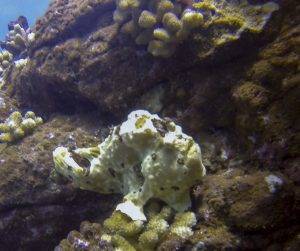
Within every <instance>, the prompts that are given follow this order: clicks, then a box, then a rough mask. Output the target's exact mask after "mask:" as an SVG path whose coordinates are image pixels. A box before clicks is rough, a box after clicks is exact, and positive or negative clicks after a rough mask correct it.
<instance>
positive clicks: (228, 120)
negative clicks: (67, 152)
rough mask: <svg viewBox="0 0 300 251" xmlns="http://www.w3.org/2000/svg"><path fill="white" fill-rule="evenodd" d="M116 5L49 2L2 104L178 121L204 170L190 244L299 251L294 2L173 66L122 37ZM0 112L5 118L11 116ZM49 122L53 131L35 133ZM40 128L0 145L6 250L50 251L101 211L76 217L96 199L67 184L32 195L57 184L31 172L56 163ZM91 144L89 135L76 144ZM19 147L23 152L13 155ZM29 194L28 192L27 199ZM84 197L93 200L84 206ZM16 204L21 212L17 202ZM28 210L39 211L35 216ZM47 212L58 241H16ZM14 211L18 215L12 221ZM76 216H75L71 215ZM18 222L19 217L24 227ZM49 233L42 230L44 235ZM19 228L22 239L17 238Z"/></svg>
mask: <svg viewBox="0 0 300 251" xmlns="http://www.w3.org/2000/svg"><path fill="white" fill-rule="evenodd" d="M251 2H253V3H261V2H262V1H259V0H255V1H251ZM114 9H115V6H114V5H113V1H100V0H99V1H92V0H91V1H88V0H84V1H79V0H78V1H76V0H72V1H62V0H56V1H53V3H52V5H51V7H50V9H49V10H48V11H47V14H46V15H45V16H44V17H43V18H42V19H41V20H40V21H38V23H37V25H36V28H35V32H36V35H37V38H36V41H35V44H33V45H32V47H31V48H30V52H29V55H30V61H29V62H28V64H27V65H26V66H25V67H24V68H23V69H22V70H12V71H11V74H10V75H9V77H8V78H7V80H8V81H7V82H8V83H7V84H6V85H5V86H4V87H5V88H4V89H2V90H4V91H5V93H6V94H5V95H4V96H3V94H2V93H1V94H0V97H3V98H4V99H6V100H7V96H14V97H16V98H17V100H18V105H19V106H20V107H22V108H24V109H25V110H29V109H30V110H34V111H35V112H36V113H37V114H40V112H43V113H44V112H45V113H48V114H51V112H53V111H57V110H59V111H63V112H76V111H77V110H78V109H81V110H82V109H83V110H96V109H99V110H105V111H108V112H109V116H110V118H112V120H114V118H116V119H115V120H114V121H113V124H114V125H115V124H118V123H119V122H121V121H122V120H123V119H124V118H125V115H126V114H128V113H129V112H130V111H132V110H133V109H137V108H138V109H142V108H143V109H149V110H150V111H151V112H156V113H159V114H160V115H161V116H162V117H163V116H169V117H171V118H172V119H173V120H174V121H175V122H176V124H179V125H181V126H182V127H183V128H184V130H185V131H186V132H187V133H188V134H189V135H192V136H193V137H194V138H195V139H196V141H197V142H201V144H202V145H200V146H201V148H202V150H203V160H204V165H205V166H206V167H207V170H208V175H207V181H204V184H205V188H204V189H202V188H201V186H197V187H196V188H195V190H194V191H193V192H194V193H195V195H197V196H195V199H194V202H195V203H194V205H193V209H194V211H195V212H199V216H200V217H202V219H203V221H202V223H201V224H199V226H197V227H196V228H197V229H196V230H197V231H196V233H195V235H194V236H193V237H192V238H191V240H190V242H191V245H189V246H188V247H191V248H193V250H199V249H200V250H201V248H202V249H203V247H207V248H212V249H217V250H219V249H221V248H224V249H226V248H228V249H233V250H234V249H241V248H245V249H252V250H258V249H263V248H265V249H267V248H269V249H271V250H272V249H273V250H274V249H275V250H276V249H277V250H284V248H286V249H288V248H294V247H296V246H297V241H298V240H299V237H297V233H299V224H298V222H297V221H296V220H295V218H294V216H295V215H297V214H296V213H297V212H299V211H297V210H299V205H298V204H297V203H299V198H300V192H299V184H300V173H299V158H300V157H299V136H298V135H299V129H298V128H299V109H298V108H299V107H300V106H299V83H300V82H299V69H300V68H299V41H300V40H299V34H300V33H299V29H300V19H299V14H298V13H299V9H300V7H299V1H297V0H283V1H281V9H280V11H279V13H278V15H276V16H274V19H273V20H272V21H271V23H270V24H269V25H268V27H267V28H268V29H267V30H266V32H264V33H263V34H262V35H261V36H259V37H255V38H253V37H244V38H242V40H241V41H240V42H239V43H234V44H232V45H231V46H226V47H225V48H223V49H222V50H220V51H216V52H215V53H213V54H209V55H205V56H204V57H202V58H201V60H199V58H197V59H195V58H194V57H191V53H192V51H194V47H193V45H192V46H187V47H185V46H180V48H179V50H178V51H179V53H177V54H176V55H174V56H173V57H172V58H170V59H168V60H163V59H155V60H154V59H153V58H152V57H151V56H150V55H148V54H147V53H146V51H145V50H144V49H143V48H141V47H138V46H136V45H135V44H134V43H133V42H132V41H131V40H130V39H128V38H126V37H125V36H123V35H119V32H118V27H117V26H116V25H113V24H112V23H113V21H112V11H113V10H114ZM245 48H246V49H245ZM5 102H6V104H8V108H7V109H8V110H10V109H14V108H13V107H14V102H13V101H5ZM9 103H11V104H12V105H11V106H10V105H9ZM0 109H1V110H0V112H1V115H0V116H1V119H3V118H5V117H6V116H7V115H8V114H9V113H10V112H11V111H8V110H6V109H2V108H1V107H0ZM2 114H3V116H2ZM66 117H67V118H68V117H69V116H66ZM66 117H65V118H66ZM80 119H81V120H82V121H84V119H83V118H81V117H80ZM102 120H107V117H103V118H102ZM82 121H80V122H77V123H75V122H74V123H75V124H74V127H79V128H81V127H82V123H84V122H82ZM51 123H52V122H51ZM53 123H54V122H53ZM64 124H65V125H66V123H65V122H64ZM67 124H68V123H67ZM97 126H99V125H97ZM47 127H48V124H46V125H44V126H43V127H42V128H41V129H40V130H42V131H43V130H46V129H45V128H47ZM71 127H72V128H73V126H71ZM51 128H52V129H50V128H49V129H48V133H50V132H51V130H53V128H56V129H55V130H54V131H55V132H57V133H58V134H60V136H57V139H55V146H56V145H57V144H62V145H67V144H65V143H66V142H67V138H68V136H69V135H68V133H66V134H65V133H64V134H62V133H61V132H66V131H67V129H66V128H65V127H64V126H61V123H58V126H56V127H55V126H54V124H51ZM74 130H75V129H74ZM59 131H61V132H60V133H59ZM203 132H205V133H204V136H203ZM38 133H40V135H41V134H43V133H41V132H40V131H38V132H37V133H35V134H34V135H32V136H30V137H28V138H26V139H25V140H24V141H22V142H20V144H19V145H17V146H15V147H13V148H12V147H9V148H5V149H4V151H3V150H1V151H2V152H1V159H2V158H4V159H6V160H8V159H9V160H8V161H6V162H5V164H3V165H2V163H1V166H0V169H1V170H3V172H1V179H0V180H1V182H2V183H1V184H3V185H1V189H3V191H4V192H3V193H2V194H1V196H0V197H1V199H2V200H3V203H2V204H3V205H10V206H5V208H6V209H5V210H4V209H3V210H2V213H3V214H2V215H3V217H0V218H1V219H2V220H4V219H5V222H8V223H7V225H5V226H6V227H5V228H4V229H3V228H2V229H3V230H1V231H2V232H1V234H2V236H4V242H5V243H6V245H11V244H13V243H14V242H15V240H20V242H21V241H22V243H24V245H28V246H30V245H34V246H35V247H42V248H44V247H45V249H47V248H49V246H51V245H52V244H53V243H54V242H55V244H53V245H52V246H51V248H53V247H54V246H55V245H57V244H58V243H59V242H58V239H62V238H64V237H65V235H66V233H67V232H68V231H70V230H71V229H75V228H76V227H77V228H78V225H79V223H78V222H79V221H80V220H81V219H83V218H84V219H85V220H88V219H89V217H90V216H91V215H92V214H93V213H95V210H93V207H92V206H91V207H89V208H91V211H89V212H90V213H89V212H88V211H85V212H86V214H84V213H81V212H82V211H81V209H82V206H81V205H82V204H81V203H83V204H86V203H87V201H90V200H92V201H94V200H93V199H89V198H90V197H89V196H93V195H91V194H90V193H84V194H82V193H78V192H76V194H77V196H75V197H74V199H73V200H72V199H71V198H73V197H72V196H71V195H70V196H69V194H72V195H74V193H75V192H68V191H70V190H71V191H74V190H72V189H71V188H70V190H69V189H67V188H68V186H67V188H65V189H63V191H62V192H61V193H58V194H59V196H57V197H56V195H55V196H54V195H53V197H54V199H53V197H51V196H50V197H48V196H41V194H43V193H42V192H40V193H38V192H37V193H33V192H32V190H33V189H32V184H31V183H30V182H33V184H34V183H35V182H37V181H38V182H37V184H39V185H40V186H39V185H38V187H42V188H43V187H46V188H47V186H50V187H51V186H54V185H53V184H52V182H50V181H47V182H45V179H46V178H39V179H37V178H36V176H35V175H37V174H35V173H36V172H37V171H36V170H38V173H40V172H43V171H42V170H46V171H45V173H46V174H45V175H44V176H42V177H48V173H49V170H50V169H51V168H52V165H53V164H52V161H51V158H50V157H49V156H50V155H48V154H51V151H52V150H53V149H54V147H49V148H47V149H46V150H45V151H42V152H43V154H37V155H35V154H32V151H31V150H30V149H31V148H33V150H34V151H33V152H38V153H41V151H40V150H38V149H37V147H41V148H43V147H44V146H43V145H41V144H42V143H41V142H45V141H43V140H42V141H41V140H40V139H39V140H37V138H36V134H38ZM85 134H87V135H89V133H87V132H86V131H85V130H84V131H81V133H78V135H80V137H79V136H78V137H79V138H82V135H85ZM43 135H46V134H43ZM33 139H35V140H34V141H33ZM25 142H27V143H26V144H25ZM29 142H31V144H29ZM202 142H203V143H202ZM94 143H96V142H94V141H93V140H92V139H91V138H89V139H87V140H86V142H82V145H79V147H89V146H92V145H95V144H94ZM29 146H30V148H29ZM51 146H52V145H51ZM1 147H2V146H1ZM2 148H3V147H2ZM25 150H26V151H25ZM16 151H17V152H20V153H22V157H20V156H19V155H18V156H16ZM11 156H13V157H11ZM44 157H45V158H47V161H44V159H43V158H44ZM48 157H49V159H48ZM15 167H17V168H15ZM37 167H39V168H37ZM18 170H22V172H19V171H18ZM231 172H232V174H230V173H231ZM19 173H20V174H19ZM2 175H3V176H2ZM26 175H28V176H26ZM39 175H40V174H38V176H39ZM228 175H229V176H228ZM270 175H271V176H270ZM272 175H275V176H276V177H277V178H278V179H277V178H274V177H273V176H272ZM2 177H4V178H2ZM32 177H33V178H32ZM266 177H269V178H267V181H268V182H267V181H266ZM279 180H282V186H281V185H280V184H281V182H280V181H279ZM278 187H279V188H281V189H279V190H278V191H277V192H276V193H272V192H271V191H273V188H275V191H276V189H277V188H278ZM23 188H26V189H27V188H28V189H29V190H25V191H27V192H24V189H23ZM42 188H40V189H42ZM46 188H45V189H46ZM270 188H271V189H270ZM1 189H0V191H1ZM47 189H48V188H47ZM11 191H13V193H12V192H11ZM33 191H35V190H33ZM36 191H40V190H36ZM43 191H45V190H43ZM65 193H68V194H67V195H65ZM44 194H46V193H44ZM85 196H87V199H86V201H85V200H84V201H81V200H82V198H84V197H85ZM65 198H70V204H68V203H67V202H63V201H65ZM60 199H61V200H60ZM19 201H20V202H19ZM26 201H33V202H34V203H27V202H26ZM38 201H41V202H40V203H39V202H38ZM52 201H55V203H54V204H52ZM101 201H102V200H101ZM75 202H76V203H75ZM18 203H20V204H21V205H22V207H17V205H18ZM44 203H46V204H44ZM47 203H49V204H47ZM2 204H1V205H2ZM67 204H68V207H67ZM96 204H97V203H96ZM24 205H26V207H25V206H24ZM28 205H29V206H28ZM30 205H34V206H33V208H35V210H34V212H37V214H35V217H32V218H30V217H29V215H30V213H31V212H32V211H33V208H31V207H30ZM36 205H40V206H36ZM42 205H47V206H51V208H49V210H48V211H46V212H51V213H47V218H49V217H53V219H54V220H53V222H56V223H57V224H55V225H57V228H55V229H56V230H55V231H56V232H55V234H53V235H51V238H52V237H53V236H55V237H53V242H51V241H50V238H47V239H48V240H43V239H42V236H41V235H37V236H35V237H33V236H32V234H30V232H29V231H28V233H29V234H30V236H29V237H28V236H24V237H21V239H20V236H22V235H24V233H25V232H26V231H25V232H24V229H25V230H28V229H31V228H30V224H29V223H28V225H27V224H26V221H25V223H24V225H22V223H21V222H23V219H26V220H27V219H28V222H29V220H30V219H32V222H35V224H37V223H36V221H35V219H45V216H44V214H43V213H42V212H45V210H43V209H44V208H43V207H42ZM53 205H54V206H53ZM57 205H59V206H62V207H63V208H64V209H65V210H63V213H61V214H60V218H59V217H57V212H58V211H59V210H55V208H56V207H55V206H57ZM74 205H75V206H74ZM77 205H78V206H77ZM93 205H94V204H93ZM97 205H98V206H99V204H97ZM27 206H28V207H27ZM100 206H101V205H100ZM8 208H11V209H12V210H11V211H10V210H9V209H8ZM25 208H26V210H27V211H25ZM105 208H106V207H105ZM71 209H72V210H71ZM22 210H23V211H22ZM13 211H15V212H17V213H16V214H12V212H13ZM71 211H72V212H73V213H74V217H73V214H72V215H71V216H70V217H71V218H72V219H71V218H68V217H67V216H68V215H70V212H71ZM104 211H106V210H104ZM4 212H5V213H4ZM23 212H24V213H23ZM100 214H101V213H100ZM298 214H299V213H298ZM4 215H5V216H6V215H7V216H8V217H4ZM14 215H17V216H18V215H21V216H20V218H22V221H21V220H20V218H18V217H17V216H15V218H14ZM78 215H82V217H81V218H80V217H79V216H78ZM62 217H65V218H66V219H70V220H68V221H67V223H66V224H65V225H61V224H60V223H61V222H57V219H58V218H59V219H61V218H62ZM15 219H18V220H16V221H15ZM75 219H76V222H75ZM3 222H4V221H3ZM39 222H43V220H41V221H39ZM51 222H52V221H51ZM200 222H201V221H200ZM1 226H4V225H1ZM46 226H47V225H44V224H43V227H46ZM51 226H52V225H51ZM60 231H62V232H63V233H62V232H60ZM45 232H46V229H45V228H44V230H43V231H41V233H45ZM6 233H8V234H6ZM13 233H17V234H18V238H13V237H14V236H15V235H14V234H13ZM26 233H27V232H26ZM58 235H59V237H57V238H56V236H58ZM298 235H299V234H298ZM9 237H11V239H8V238H9ZM1 240H2V238H1ZM20 242H19V243H15V244H16V245H18V244H20ZM50 242H51V244H50ZM26 243H27V244H26ZM28 243H31V244H28ZM3 245H4V244H3ZM47 245H49V246H47ZM46 246H47V247H46ZM183 246H185V247H186V244H183V243H181V242H180V241H178V240H174V239H171V240H168V241H166V242H165V243H164V245H162V246H161V247H160V250H175V249H176V248H179V247H183ZM6 247H7V246H6ZM51 248H50V249H51Z"/></svg>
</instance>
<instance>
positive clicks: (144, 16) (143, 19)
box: [138, 10, 156, 29]
mask: <svg viewBox="0 0 300 251" xmlns="http://www.w3.org/2000/svg"><path fill="white" fill-rule="evenodd" d="M138 23H139V26H140V27H142V28H146V29H147V28H152V27H153V26H154V25H155V24H156V17H155V15H154V14H153V13H151V12H150V11H147V10H144V11H143V12H142V13H141V15H140V17H139V21H138Z"/></svg>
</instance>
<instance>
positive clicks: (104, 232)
mask: <svg viewBox="0 0 300 251" xmlns="http://www.w3.org/2000/svg"><path fill="white" fill-rule="evenodd" d="M153 204H156V203H155V202H153V201H152V202H151V203H150V204H148V205H147V206H146V209H145V211H148V212H147V213H148V214H149V217H148V218H149V221H148V222H146V223H143V222H140V221H133V220H131V219H130V218H129V217H128V216H126V215H125V214H123V213H121V212H116V211H115V212H114V213H113V214H112V216H111V217H110V218H108V219H106V220H105V221H104V223H103V226H101V225H100V224H98V223H89V222H83V223H82V224H81V226H80V232H77V231H72V232H70V233H69V235H68V237H67V239H64V240H62V241H61V242H60V244H59V246H57V247H56V250H74V249H76V247H78V245H79V244H81V245H85V248H86V249H85V250H93V247H95V246H100V248H101V250H124V251H125V250H132V251H135V250H147V251H151V250H157V247H158V246H160V245H161V244H163V243H164V242H165V240H166V239H167V240H168V241H170V240H181V241H182V242H184V241H186V240H187V239H188V238H189V237H190V236H191V235H192V234H193V233H194V231H193V229H192V227H194V226H195V224H196V223H197V220H196V217H195V214H194V213H193V212H185V213H178V214H176V215H175V217H174V212H173V211H172V209H171V208H170V207H168V206H164V207H162V208H160V206H159V205H156V206H155V207H154V208H155V209H154V208H151V207H152V205H153ZM187 233H188V234H187Z"/></svg>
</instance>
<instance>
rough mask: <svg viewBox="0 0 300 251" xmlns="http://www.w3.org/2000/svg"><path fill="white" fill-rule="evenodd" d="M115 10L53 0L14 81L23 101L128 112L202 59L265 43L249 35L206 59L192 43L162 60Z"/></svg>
mask: <svg viewBox="0 0 300 251" xmlns="http://www.w3.org/2000/svg"><path fill="white" fill-rule="evenodd" d="M114 9H115V5H114V4H113V1H108V0H107V1H106V0H105V1H104V0H102V1H101V0H97V1H96V0H94V1H93V0H84V1H78V0H72V1H61V0H56V1H53V3H52V5H51V7H50V8H49V10H48V11H47V13H46V14H45V16H44V17H43V18H42V19H41V20H40V21H38V22H37V24H36V28H35V33H36V41H35V43H34V44H33V45H32V48H31V52H30V58H31V60H30V62H29V63H28V65H27V66H26V67H25V69H24V71H23V72H22V74H19V75H18V76H17V78H15V79H14V80H13V81H12V82H15V83H16V85H17V86H18V87H17V90H18V92H17V93H18V96H19V98H20V101H21V102H22V104H26V105H30V106H32V105H35V107H36V108H37V109H43V110H45V111H53V110H61V109H64V110H66V109H75V108H76V107H78V106H80V105H81V104H82V103H85V104H93V105H95V106H96V107H98V108H101V109H103V110H107V111H111V112H113V113H115V114H116V115H120V114H121V112H122V114H126V113H127V111H128V109H130V108H132V107H133V106H134V104H135V103H136V100H137V99H138V97H139V96H140V95H142V94H145V93H146V92H147V90H149V89H150V88H151V87H153V86H155V85H157V84H158V83H159V82H162V81H165V80H166V79H167V78H169V79H172V78H173V77H174V75H175V74H176V73H180V72H185V71H187V70H188V69H190V68H191V67H192V66H193V65H194V64H195V63H196V62H199V61H201V62H203V63H204V61H203V60H204V59H208V58H210V57H212V56H213V61H224V60H229V59H230V58H233V57H234V56H236V55H237V54H240V53H241V52H244V51H245V50H243V48H245V47H248V49H249V48H255V47H259V44H260V42H261V41H260V39H257V40H255V41H256V42H255V41H254V40H253V39H250V40H249V39H245V40H246V41H242V42H241V43H234V44H233V45H232V47H230V48H231V49H228V48H227V47H226V48H223V50H220V51H214V52H213V53H207V54H206V55H204V56H201V59H199V58H198V57H197V56H195V54H196V53H195V50H196V51H197V48H196V46H194V45H190V44H187V45H186V46H181V47H182V48H180V49H178V53H177V55H176V56H174V58H172V59H169V60H161V59H160V60H156V59H154V58H153V57H152V56H150V55H148V54H147V51H146V50H145V48H143V47H139V46H137V45H134V42H133V41H132V40H131V39H130V38H128V37H127V36H125V35H124V34H123V35H122V34H121V33H120V32H119V26H118V24H114V23H113V20H112V13H113V11H114ZM263 37H264V36H263ZM247 41H248V42H251V46H250V44H249V43H248V42H247ZM249 46H250V47H249ZM65 103H67V104H68V106H69V107H65Z"/></svg>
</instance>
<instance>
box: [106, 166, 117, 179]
mask: <svg viewBox="0 0 300 251" xmlns="http://www.w3.org/2000/svg"><path fill="white" fill-rule="evenodd" d="M108 172H109V173H110V175H111V176H113V177H114V178H115V177H116V172H115V170H114V169H112V168H111V167H109V168H108Z"/></svg>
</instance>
